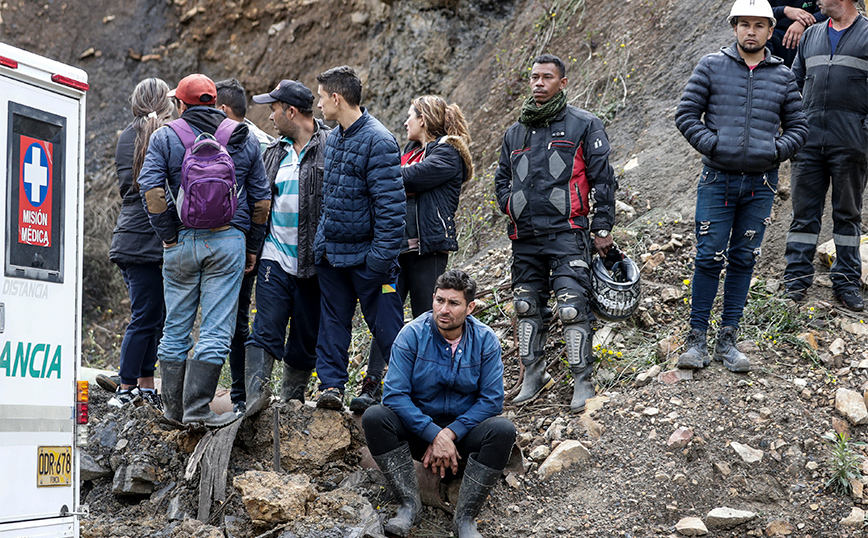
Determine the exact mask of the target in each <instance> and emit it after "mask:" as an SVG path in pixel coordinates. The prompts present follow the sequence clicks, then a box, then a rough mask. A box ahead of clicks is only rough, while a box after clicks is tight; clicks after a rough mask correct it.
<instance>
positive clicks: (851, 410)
mask: <svg viewBox="0 0 868 538" xmlns="http://www.w3.org/2000/svg"><path fill="white" fill-rule="evenodd" d="M835 411H837V412H838V413H840V414H841V415H842V416H843V417H845V418H846V419H847V420H849V421H850V422H851V423H852V424H855V425H857V426H858V425H860V424H865V423H868V408H866V407H865V398H864V397H863V396H860V395H859V393H858V392H855V391H852V390H849V389H845V388H843V387H841V388H839V389H838V390H837V392H835Z"/></svg>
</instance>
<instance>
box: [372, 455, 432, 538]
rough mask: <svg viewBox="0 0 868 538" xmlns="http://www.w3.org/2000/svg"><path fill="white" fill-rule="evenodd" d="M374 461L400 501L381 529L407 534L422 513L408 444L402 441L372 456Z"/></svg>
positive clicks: (393, 533)
mask: <svg viewBox="0 0 868 538" xmlns="http://www.w3.org/2000/svg"><path fill="white" fill-rule="evenodd" d="M374 461H376V462H377V465H379V466H380V470H381V471H383V474H384V475H386V478H387V479H388V480H389V485H391V486H392V491H393V492H394V494H395V497H396V498H397V499H398V501H399V502H400V503H401V506H399V507H398V513H397V514H395V517H393V518H392V519H390V520H389V521H387V522H386V524H385V525H384V526H383V529H384V530H385V531H386V533H387V534H392V535H394V536H401V537H404V536H407V535H408V534H409V533H410V529H411V528H412V527H413V525H415V524H416V523H418V522H419V516H420V515H421V513H422V498H421V496H420V495H419V482H418V481H417V479H416V466H415V465H414V464H413V456H412V455H411V454H410V445H409V444H407V443H404V444H402V445H401V446H399V447H398V448H396V449H395V450H392V451H391V452H386V453H385V454H381V455H379V456H374Z"/></svg>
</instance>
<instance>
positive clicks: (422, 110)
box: [350, 95, 473, 413]
mask: <svg viewBox="0 0 868 538" xmlns="http://www.w3.org/2000/svg"><path fill="white" fill-rule="evenodd" d="M404 126H405V127H406V128H407V139H408V140H409V143H408V144H407V145H406V146H405V147H404V154H403V155H402V156H401V176H402V178H403V179H404V189H405V191H406V193H407V218H406V219H405V220H406V228H405V231H404V240H403V241H402V243H401V255H400V256H398V262H399V263H400V264H401V273H400V274H399V275H398V295H399V296H400V297H401V302H402V304H403V302H404V301H406V300H407V296H408V295H409V296H410V308H411V311H412V313H413V317H414V318H417V317H419V316H421V315H422V314H423V313H425V312H426V311H427V310H428V308H429V307H430V306H431V294H432V293H433V292H434V283H435V282H436V281H437V277H439V276H440V275H442V274H443V271H445V270H446V264H447V263H448V261H449V252H450V251H455V250H458V241H457V240H456V237H455V211H456V210H457V209H458V198H459V196H460V194H461V186H462V185H463V184H464V182H465V181H467V180H468V179H470V178H471V177H472V176H473V163H472V160H471V158H470V133H468V132H467V121H466V120H465V119H464V115H463V114H462V113H461V109H460V108H458V105H456V104H454V103H453V104H451V105H448V104H446V101H444V100H443V99H442V98H440V97H436V96H434V95H423V96H422V97H417V98H416V99H414V100H413V102H412V103H411V104H410V109H409V110H408V111H407V121H405V122H404ZM385 364H386V361H385V360H384V359H383V357H382V355H381V354H380V350H379V346H377V345H376V342H372V343H371V351H370V358H369V359H368V371H369V372H382V371H383V367H384V366H385ZM379 394H380V378H379V377H376V376H375V375H367V376H365V378H364V380H363V381H362V385H361V389H360V390H359V395H358V396H357V397H356V398H353V400H352V401H351V402H350V410H351V411H353V412H356V413H361V412H364V410H365V409H367V408H368V407H370V406H371V405H373V404H374V403H375V402H377V401H378V400H379Z"/></svg>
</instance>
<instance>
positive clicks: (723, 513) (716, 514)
mask: <svg viewBox="0 0 868 538" xmlns="http://www.w3.org/2000/svg"><path fill="white" fill-rule="evenodd" d="M754 518H756V514H755V513H754V512H748V511H747V510H735V509H733V508H715V509H714V510H712V511H711V512H709V513H708V515H707V516H705V523H706V524H707V525H708V526H709V527H712V528H714V527H719V528H724V529H728V528H730V527H735V526H736V525H741V524H742V523H747V522H748V521H750V520H752V519H754Z"/></svg>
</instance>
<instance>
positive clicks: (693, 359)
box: [676, 329, 711, 370]
mask: <svg viewBox="0 0 868 538" xmlns="http://www.w3.org/2000/svg"><path fill="white" fill-rule="evenodd" d="M684 349H685V351H684V353H682V354H681V355H679V357H678V363H677V364H676V366H678V367H679V368H684V369H686V370H699V369H700V368H705V367H706V366H708V365H709V364H710V363H711V357H709V356H708V338H707V337H706V335H705V331H700V330H699V329H690V333H688V335H687V341H686V342H684Z"/></svg>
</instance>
